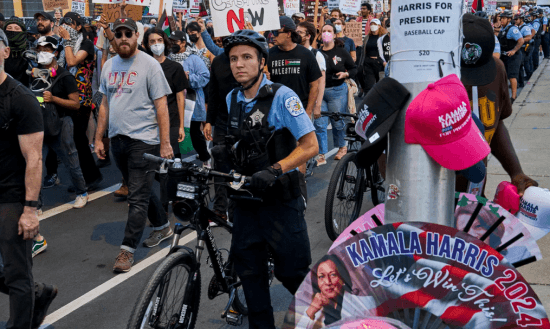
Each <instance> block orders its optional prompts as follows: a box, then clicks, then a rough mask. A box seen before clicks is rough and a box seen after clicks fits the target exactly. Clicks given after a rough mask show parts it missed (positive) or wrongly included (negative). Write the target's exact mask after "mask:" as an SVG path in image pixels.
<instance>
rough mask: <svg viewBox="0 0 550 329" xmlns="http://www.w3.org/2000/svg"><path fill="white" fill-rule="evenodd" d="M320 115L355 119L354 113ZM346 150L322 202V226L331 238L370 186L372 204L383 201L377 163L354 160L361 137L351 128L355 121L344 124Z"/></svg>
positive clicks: (349, 218) (357, 208) (356, 213)
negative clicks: (362, 164) (323, 203)
mask: <svg viewBox="0 0 550 329" xmlns="http://www.w3.org/2000/svg"><path fill="white" fill-rule="evenodd" d="M321 115H324V116H328V117H331V118H332V119H333V120H335V121H337V120H343V119H345V118H346V117H349V118H353V119H354V120H355V121H356V120H357V119H358V117H357V115H355V114H347V113H338V112H325V111H322V112H321ZM345 131H346V137H345V140H346V141H348V144H349V147H348V153H347V154H346V155H345V156H344V157H343V158H342V159H340V161H339V162H338V164H337V165H336V168H334V171H333V172H332V176H331V178H330V182H329V185H328V190H327V197H326V202H325V228H326V230H327V234H328V236H329V238H330V239H331V240H332V241H334V240H336V238H338V235H340V233H342V231H344V230H345V229H346V227H347V226H348V225H349V224H351V223H352V222H353V221H354V220H356V219H357V217H359V215H360V211H361V206H362V204H363V194H364V193H365V192H367V190H368V189H370V192H371V193H370V194H371V200H372V203H373V205H375V206H377V205H378V204H380V203H383V202H384V199H385V196H386V194H385V189H384V186H383V184H384V179H383V177H382V175H381V174H380V171H379V168H378V163H377V162H375V163H374V164H373V165H371V166H370V167H369V168H362V167H361V166H360V165H358V163H357V161H356V157H355V156H356V154H357V152H358V151H359V149H360V148H361V144H362V143H363V142H364V139H363V138H362V137H361V136H359V135H358V134H357V133H356V132H355V123H347V124H346V128H345Z"/></svg>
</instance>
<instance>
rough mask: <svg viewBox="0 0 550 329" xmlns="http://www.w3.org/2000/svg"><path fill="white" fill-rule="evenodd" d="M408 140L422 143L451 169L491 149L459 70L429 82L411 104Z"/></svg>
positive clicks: (407, 119)
mask: <svg viewBox="0 0 550 329" xmlns="http://www.w3.org/2000/svg"><path fill="white" fill-rule="evenodd" d="M405 142H406V143H408V144H420V145H422V147H423V148H424V150H425V151H426V153H428V154H429V155H430V156H431V157H432V159H434V160H435V161H436V162H437V163H439V164H440V165H442V166H443V167H445V168H447V169H451V170H463V169H466V168H469V167H471V166H473V165H475V164H476V163H478V162H479V161H481V160H483V159H484V158H485V157H486V156H487V155H489V153H490V152H491V148H490V147H489V144H487V141H486V140H485V138H484V137H483V135H482V134H481V132H480V131H479V129H478V128H477V126H476V124H475V123H474V121H473V120H472V111H471V110H470V100H469V99H468V93H467V92H466V89H465V88H464V86H463V85H462V83H461V82H460V79H459V78H458V77H457V76H456V74H451V75H448V76H446V77H444V78H442V79H440V80H439V81H437V82H435V83H430V84H429V85H428V88H426V89H424V90H423V91H422V92H421V93H420V94H418V96H416V98H415V99H414V100H413V101H412V102H411V103H410V104H409V108H408V109H407V114H406V115H405Z"/></svg>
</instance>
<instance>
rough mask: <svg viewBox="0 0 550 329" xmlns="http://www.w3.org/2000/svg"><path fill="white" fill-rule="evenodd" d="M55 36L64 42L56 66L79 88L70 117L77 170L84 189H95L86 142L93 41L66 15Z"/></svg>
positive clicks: (96, 183) (71, 15) (94, 167)
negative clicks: (84, 181)
mask: <svg viewBox="0 0 550 329" xmlns="http://www.w3.org/2000/svg"><path fill="white" fill-rule="evenodd" d="M62 24H63V25H62V26H61V27H60V28H59V35H60V36H61V37H62V38H63V39H64V44H63V47H64V52H63V53H62V54H61V55H60V56H59V60H58V62H59V64H60V65H61V66H62V67H65V68H67V69H68V70H69V71H70V72H71V73H72V74H73V75H74V76H75V79H76V83H77V86H78V89H79V99H80V109H79V110H78V111H76V112H72V113H71V114H70V115H71V117H72V118H73V122H74V141H75V144H76V148H77V150H78V157H79V159H80V168H82V174H84V179H85V180H86V184H87V185H88V190H94V189H96V188H97V187H98V186H99V184H100V183H101V181H102V180H103V175H101V172H100V171H99V169H98V168H97V165H96V163H95V160H94V158H93V156H92V154H91V153H90V152H89V144H90V142H89V140H88V136H87V135H86V131H87V130H88V122H89V119H90V114H91V112H92V96H93V91H92V75H93V71H94V68H95V60H94V57H95V48H94V44H93V42H92V41H91V40H90V39H88V38H85V37H84V34H83V33H82V32H83V30H82V28H83V25H84V23H83V21H82V17H80V14H78V13H75V12H68V13H66V14H65V16H64V17H63V22H62Z"/></svg>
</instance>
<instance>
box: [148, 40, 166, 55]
mask: <svg viewBox="0 0 550 329" xmlns="http://www.w3.org/2000/svg"><path fill="white" fill-rule="evenodd" d="M151 51H152V52H153V54H155V55H157V56H160V55H161V54H162V53H163V52H164V43H156V44H154V45H152V46H151Z"/></svg>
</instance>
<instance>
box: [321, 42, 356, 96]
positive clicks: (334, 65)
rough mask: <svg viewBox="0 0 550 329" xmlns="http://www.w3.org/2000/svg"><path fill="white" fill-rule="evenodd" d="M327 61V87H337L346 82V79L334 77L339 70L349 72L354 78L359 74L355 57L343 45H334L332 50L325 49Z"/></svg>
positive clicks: (323, 51)
mask: <svg viewBox="0 0 550 329" xmlns="http://www.w3.org/2000/svg"><path fill="white" fill-rule="evenodd" d="M321 52H322V53H323V54H325V55H326V56H325V58H326V61H327V71H326V75H325V76H326V82H327V83H326V87H327V88H330V87H336V86H339V85H341V84H342V83H344V82H345V81H344V80H345V79H333V75H334V74H336V73H338V72H349V77H350V78H352V79H353V78H354V77H355V74H357V68H356V65H355V62H354V61H353V58H351V55H350V54H349V53H348V52H347V51H346V49H345V48H343V47H336V46H335V47H333V48H332V49H331V50H327V51H325V50H323V49H321Z"/></svg>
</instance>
